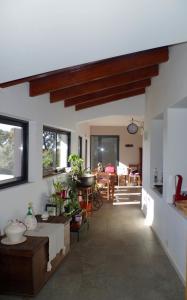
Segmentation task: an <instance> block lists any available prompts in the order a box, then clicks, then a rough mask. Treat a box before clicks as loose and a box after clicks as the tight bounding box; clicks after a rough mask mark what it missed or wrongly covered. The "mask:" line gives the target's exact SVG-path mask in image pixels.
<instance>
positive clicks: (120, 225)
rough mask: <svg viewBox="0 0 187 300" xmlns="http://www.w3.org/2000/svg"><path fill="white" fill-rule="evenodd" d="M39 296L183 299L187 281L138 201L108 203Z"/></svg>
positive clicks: (100, 299)
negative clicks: (176, 266) (171, 262)
mask: <svg viewBox="0 0 187 300" xmlns="http://www.w3.org/2000/svg"><path fill="white" fill-rule="evenodd" d="M120 201H121V200H120ZM2 299H4V300H18V299H19V300H20V299H27V298H20V297H8V296H0V300H2ZM35 299H36V300H49V299H50V300H61V299H62V300H63V299H64V300H75V299H76V300H92V299H94V300H137V299H138V300H164V299H165V300H183V299H184V287H183V285H182V283H181V282H180V280H179V278H178V277H177V274H176V273H175V271H174V269H173V267H172V266H171V264H170V262H169V260H168V258H167V257H166V255H165V253H164V252H163V250H162V248H161V247H160V244H159V242H158V240H157V239H156V238H155V235H154V234H153V232H152V230H151V229H150V228H148V227H146V226H145V225H144V218H143V215H142V213H141V211H140V207H139V205H138V204H129V205H115V206H114V205H113V204H112V203H105V204H104V205H103V207H102V208H101V209H100V210H99V211H97V212H94V214H93V216H92V217H91V220H90V230H89V231H88V232H87V231H86V230H85V231H83V232H82V233H81V235H80V242H77V241H76V238H75V237H73V244H72V247H71V252H70V254H69V255H68V257H67V258H66V259H65V260H64V262H63V264H62V266H61V267H60V268H59V269H58V271H57V272H56V273H55V274H54V276H53V277H52V278H51V279H50V281H49V282H48V283H47V284H46V285H45V287H44V288H43V289H42V290H41V292H40V293H39V294H38V296H37V297H35Z"/></svg>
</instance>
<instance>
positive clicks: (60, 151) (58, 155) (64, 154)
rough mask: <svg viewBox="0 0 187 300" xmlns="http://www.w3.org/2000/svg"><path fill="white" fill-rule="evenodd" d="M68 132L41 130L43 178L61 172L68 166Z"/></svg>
mask: <svg viewBox="0 0 187 300" xmlns="http://www.w3.org/2000/svg"><path fill="white" fill-rule="evenodd" d="M70 137H71V135H70V132H67V131H62V130H59V129H55V128H50V127H44V128H43V176H47V175H53V174H54V172H60V171H63V169H64V168H65V167H67V166H68V156H69V154H70Z"/></svg>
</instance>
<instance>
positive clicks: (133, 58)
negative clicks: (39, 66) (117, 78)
mask: <svg viewBox="0 0 187 300" xmlns="http://www.w3.org/2000/svg"><path fill="white" fill-rule="evenodd" d="M167 60H168V47H162V48H156V49H151V50H146V51H142V52H137V53H133V54H127V55H122V56H119V57H114V58H111V59H106V60H103V61H98V62H95V63H91V64H86V65H83V66H81V65H80V66H76V67H74V68H69V69H68V68H67V69H66V70H65V71H62V72H61V73H58V74H52V75H48V76H47V77H42V78H39V79H35V80H32V81H31V82H30V96H37V95H40V94H44V93H47V92H51V91H53V90H57V89H60V88H65V87H69V86H72V85H77V84H81V83H84V82H87V81H91V80H96V79H100V78H104V77H108V76H109V75H110V76H112V75H115V74H118V73H122V72H125V71H131V70H135V69H139V68H143V67H146V66H151V65H155V64H159V63H162V62H166V61H167Z"/></svg>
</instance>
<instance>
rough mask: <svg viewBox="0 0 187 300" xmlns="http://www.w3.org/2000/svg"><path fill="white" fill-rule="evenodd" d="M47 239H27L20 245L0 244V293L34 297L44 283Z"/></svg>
mask: <svg viewBox="0 0 187 300" xmlns="http://www.w3.org/2000/svg"><path fill="white" fill-rule="evenodd" d="M47 262H48V238H47V237H41V238H40V237H27V240H26V241H25V242H24V243H22V244H17V245H11V246H6V245H2V244H0V270H1V272H0V293H1V294H3V293H10V294H23V295H31V296H33V295H35V294H36V293H37V292H38V291H39V290H40V289H41V287H42V286H43V285H44V283H45V282H46V273H47Z"/></svg>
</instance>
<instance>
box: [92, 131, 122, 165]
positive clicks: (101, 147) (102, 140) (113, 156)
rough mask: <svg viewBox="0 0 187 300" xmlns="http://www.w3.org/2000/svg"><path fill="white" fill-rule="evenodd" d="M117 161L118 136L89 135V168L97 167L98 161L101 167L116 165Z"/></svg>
mask: <svg viewBox="0 0 187 300" xmlns="http://www.w3.org/2000/svg"><path fill="white" fill-rule="evenodd" d="M118 162H119V136H109V135H108V136H107V135H92V136H91V168H92V169H95V168H97V165H98V163H102V165H103V167H105V166H107V165H108V164H112V165H113V166H115V167H117V165H118Z"/></svg>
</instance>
